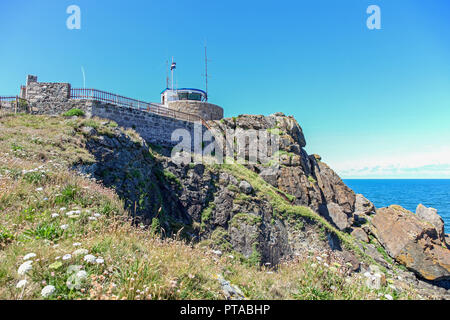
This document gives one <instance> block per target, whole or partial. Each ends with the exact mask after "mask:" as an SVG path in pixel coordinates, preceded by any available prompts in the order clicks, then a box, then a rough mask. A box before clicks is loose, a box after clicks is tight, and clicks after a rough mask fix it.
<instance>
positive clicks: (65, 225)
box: [61, 224, 69, 230]
mask: <svg viewBox="0 0 450 320" xmlns="http://www.w3.org/2000/svg"><path fill="white" fill-rule="evenodd" d="M67 228H69V225H68V224H63V225H61V229H63V230H66V229H67Z"/></svg>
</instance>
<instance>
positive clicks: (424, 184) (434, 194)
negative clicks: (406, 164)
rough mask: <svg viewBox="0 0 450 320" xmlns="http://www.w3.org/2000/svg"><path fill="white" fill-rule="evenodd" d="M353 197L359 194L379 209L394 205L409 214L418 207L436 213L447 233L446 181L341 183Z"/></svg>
mask: <svg viewBox="0 0 450 320" xmlns="http://www.w3.org/2000/svg"><path fill="white" fill-rule="evenodd" d="M344 182H345V184H346V185H347V186H349V188H351V189H353V191H355V193H361V194H363V195H364V196H365V197H366V198H367V199H369V200H370V201H372V202H373V204H374V205H375V207H377V208H382V207H387V206H389V205H391V204H398V205H400V206H402V207H404V208H405V209H408V210H410V211H412V212H415V211H416V207H417V205H418V204H419V203H422V204H423V205H424V206H427V207H433V208H435V209H437V210H438V214H439V215H440V216H441V217H442V219H443V220H444V224H445V232H446V233H450V180H437V179H436V180H431V179H430V180H428V179H395V180H394V179H389V180H388V179H386V180H384V179H344Z"/></svg>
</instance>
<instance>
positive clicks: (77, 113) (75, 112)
mask: <svg viewBox="0 0 450 320" xmlns="http://www.w3.org/2000/svg"><path fill="white" fill-rule="evenodd" d="M63 116H64V117H83V116H84V111H83V110H81V109H78V108H73V109H70V110H69V111H67V112H65V113H63Z"/></svg>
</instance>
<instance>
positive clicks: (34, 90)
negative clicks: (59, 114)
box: [26, 82, 70, 105]
mask: <svg viewBox="0 0 450 320" xmlns="http://www.w3.org/2000/svg"><path fill="white" fill-rule="evenodd" d="M26 99H27V100H28V102H29V103H30V104H31V105H33V104H38V103H39V104H41V103H48V102H67V101H68V100H69V99H70V84H69V83H47V82H29V83H28V84H27V88H26Z"/></svg>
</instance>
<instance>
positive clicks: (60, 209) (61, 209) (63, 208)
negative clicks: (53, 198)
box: [59, 207, 67, 211]
mask: <svg viewBox="0 0 450 320" xmlns="http://www.w3.org/2000/svg"><path fill="white" fill-rule="evenodd" d="M66 210H67V208H66V207H62V208H59V211H66Z"/></svg>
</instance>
